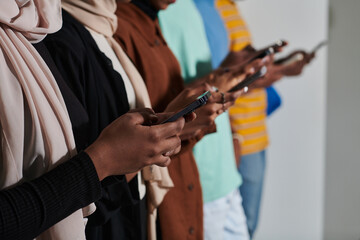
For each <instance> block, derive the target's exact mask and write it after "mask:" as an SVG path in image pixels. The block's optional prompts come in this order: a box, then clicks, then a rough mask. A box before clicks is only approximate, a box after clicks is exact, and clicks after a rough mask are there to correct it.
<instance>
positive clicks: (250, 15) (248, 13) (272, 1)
mask: <svg viewBox="0 0 360 240" xmlns="http://www.w3.org/2000/svg"><path fill="white" fill-rule="evenodd" d="M339 2H342V1H339ZM238 6H239V7H240V9H241V10H242V12H243V15H244V16H245V18H246V19H247V21H248V24H249V26H250V29H251V31H252V34H253V40H254V45H255V46H257V47H263V46H266V45H269V44H270V43H272V42H274V41H275V40H277V39H286V40H289V42H290V46H289V47H287V48H286V49H285V53H287V52H290V51H291V50H294V49H298V48H304V49H306V50H310V49H312V48H313V47H314V46H315V45H316V44H317V43H318V42H320V41H321V40H324V39H326V38H327V26H328V5H327V0H248V1H239V2H238ZM326 59H327V56H326V49H322V50H321V52H319V54H318V56H317V59H316V60H314V62H313V63H312V64H311V65H310V66H309V67H308V68H307V69H305V71H304V73H303V75H302V76H300V77H298V78H291V79H284V80H282V82H280V83H277V84H276V88H277V89H278V90H279V92H280V94H281V96H282V99H283V105H282V107H281V109H279V110H278V111H277V112H275V113H274V115H273V116H271V117H270V119H269V121H268V123H269V130H270V137H271V146H270V148H269V151H268V162H267V163H268V165H267V173H266V178H265V189H264V198H263V204H262V208H261V215H260V222H259V228H258V231H257V233H256V235H255V240H285V239H286V240H288V239H291V240H320V239H322V238H323V199H324V197H323V196H324V175H325V174H324V173H325V120H326V118H325V117H326V87H327V86H326V74H327V72H326V71H327V70H326ZM359 187H360V186H359ZM339 240H341V238H340V239H339ZM356 240H357V239H356Z"/></svg>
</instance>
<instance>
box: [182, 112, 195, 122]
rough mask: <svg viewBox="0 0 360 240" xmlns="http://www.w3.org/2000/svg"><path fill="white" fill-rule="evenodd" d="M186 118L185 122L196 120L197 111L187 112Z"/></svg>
mask: <svg viewBox="0 0 360 240" xmlns="http://www.w3.org/2000/svg"><path fill="white" fill-rule="evenodd" d="M184 118H185V122H192V121H194V120H195V119H196V113H195V112H191V113H189V114H186V115H185V116H184Z"/></svg>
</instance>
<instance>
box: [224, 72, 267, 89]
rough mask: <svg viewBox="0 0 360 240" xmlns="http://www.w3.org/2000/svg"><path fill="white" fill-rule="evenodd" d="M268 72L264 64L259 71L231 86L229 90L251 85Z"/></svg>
mask: <svg viewBox="0 0 360 240" xmlns="http://www.w3.org/2000/svg"><path fill="white" fill-rule="evenodd" d="M266 72H267V68H266V67H265V66H263V67H262V68H261V69H260V70H259V71H257V72H256V73H254V74H253V75H251V76H249V77H247V78H246V79H245V80H243V81H241V82H240V83H239V84H238V85H236V86H235V87H233V88H231V89H230V90H229V91H228V92H235V91H239V90H241V89H243V88H244V87H247V86H249V85H250V84H251V83H253V82H254V81H256V80H257V79H259V78H262V77H264V76H265V74H266Z"/></svg>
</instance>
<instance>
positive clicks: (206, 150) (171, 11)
mask: <svg viewBox="0 0 360 240" xmlns="http://www.w3.org/2000/svg"><path fill="white" fill-rule="evenodd" d="M159 20H160V26H161V29H162V32H163V35H164V37H165V39H166V41H167V43H168V45H169V47H170V48H171V50H172V51H173V53H174V54H175V56H176V57H177V59H178V60H179V63H180V65H181V68H182V75H183V77H184V79H185V82H187V83H189V82H191V81H193V80H194V79H196V78H198V77H200V76H203V75H204V74H206V73H209V72H210V71H211V70H212V65H214V64H219V63H220V62H221V61H222V59H221V60H220V59H218V58H221V57H222V58H223V57H224V56H225V55H226V53H225V55H224V56H223V53H222V52H219V53H216V54H215V55H214V56H212V52H211V51H210V45H209V42H208V40H207V32H206V31H205V28H204V22H203V20H202V18H201V14H200V13H199V11H198V10H197V8H196V6H195V4H194V2H193V1H192V0H180V1H177V2H176V3H175V4H173V5H171V6H169V8H168V9H167V10H165V11H161V12H160V14H159ZM225 38H227V36H226V35H225ZM226 41H227V40H226ZM226 44H227V43H226ZM215 56H216V59H214V57H215ZM215 123H216V127H217V132H216V133H212V134H209V135H206V136H205V137H204V138H203V139H202V140H201V141H200V142H198V143H197V144H196V145H195V147H194V150H193V151H194V156H195V159H196V163H197V166H198V170H199V174H200V181H201V185H202V192H203V200H204V202H205V203H206V202H211V201H214V200H216V199H219V198H222V197H225V196H226V195H227V194H229V193H230V192H231V191H233V190H235V189H236V188H237V187H239V186H240V185H241V176H240V174H239V173H238V171H237V169H236V163H235V156H234V148H233V142H232V134H231V128H230V121H229V116H228V114H227V113H224V114H222V115H221V116H219V117H218V118H217V119H216V120H215Z"/></svg>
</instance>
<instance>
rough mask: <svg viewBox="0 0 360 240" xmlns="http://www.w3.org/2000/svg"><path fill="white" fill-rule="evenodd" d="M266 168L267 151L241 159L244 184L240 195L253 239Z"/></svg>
mask: <svg viewBox="0 0 360 240" xmlns="http://www.w3.org/2000/svg"><path fill="white" fill-rule="evenodd" d="M265 166H266V154H265V151H261V152H258V153H254V154H248V155H244V156H242V157H241V163H240V167H239V172H240V174H241V176H242V178H243V183H242V185H241V186H240V194H241V196H242V199H243V201H242V206H243V207H244V211H245V215H246V219H247V226H248V230H249V234H250V237H251V238H252V237H253V235H254V232H255V230H256V227H257V224H258V218H259V210H260V203H261V196H262V189H263V182H264V175H265Z"/></svg>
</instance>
